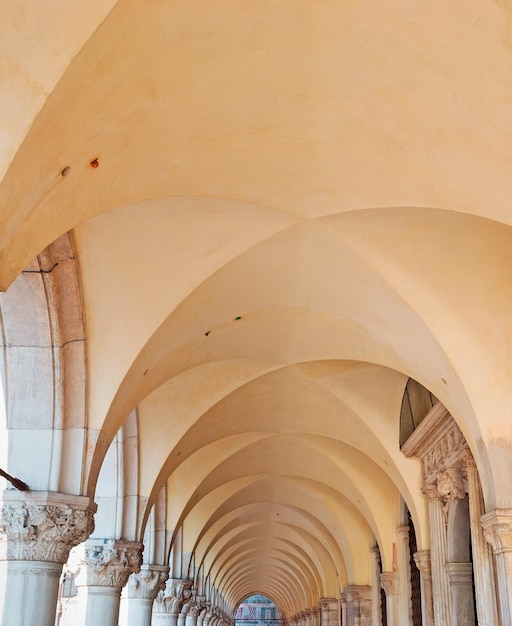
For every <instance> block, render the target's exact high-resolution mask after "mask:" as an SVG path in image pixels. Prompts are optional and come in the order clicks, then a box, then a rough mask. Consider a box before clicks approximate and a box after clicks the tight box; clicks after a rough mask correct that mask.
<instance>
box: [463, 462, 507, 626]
mask: <svg viewBox="0 0 512 626" xmlns="http://www.w3.org/2000/svg"><path fill="white" fill-rule="evenodd" d="M463 467H464V471H465V474H466V480H467V485H468V487H467V488H468V496H469V522H470V526H471V551H472V559H473V577H474V584H475V596H476V598H475V599H476V612H477V619H478V626H495V625H496V624H498V605H497V602H496V586H495V582H494V564H493V556H492V548H491V546H490V545H489V544H488V543H487V542H486V541H485V538H484V533H483V529H482V525H481V522H480V520H481V517H482V515H483V514H484V512H485V510H484V499H483V494H482V487H481V485H480V479H479V477H478V469H477V467H476V463H475V460H474V459H473V456H472V455H471V452H469V450H467V451H466V452H465V453H464V455H463Z"/></svg>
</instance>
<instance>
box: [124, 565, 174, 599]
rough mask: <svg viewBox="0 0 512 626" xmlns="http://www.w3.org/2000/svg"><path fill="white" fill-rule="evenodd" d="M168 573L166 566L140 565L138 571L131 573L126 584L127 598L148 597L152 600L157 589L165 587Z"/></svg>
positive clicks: (160, 589)
mask: <svg viewBox="0 0 512 626" xmlns="http://www.w3.org/2000/svg"><path fill="white" fill-rule="evenodd" d="M168 574H169V568H168V567H159V566H158V565H142V567H141V568H140V572H138V573H135V572H134V573H133V574H131V576H130V577H129V578H128V582H127V584H126V588H127V592H128V597H129V598H150V599H152V600H154V599H155V598H156V595H157V593H158V592H159V591H162V590H163V589H165V581H166V579H167V576H168Z"/></svg>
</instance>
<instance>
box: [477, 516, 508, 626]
mask: <svg viewBox="0 0 512 626" xmlns="http://www.w3.org/2000/svg"><path fill="white" fill-rule="evenodd" d="M482 526H483V529H484V537H485V539H486V540H487V541H488V542H489V543H490V544H491V546H492V549H493V552H494V557H495V559H496V570H497V572H496V573H497V579H498V596H499V606H500V613H501V623H502V624H503V626H505V625H507V626H508V624H512V509H496V510H494V511H491V512H490V513H487V514H486V515H483V516H482Z"/></svg>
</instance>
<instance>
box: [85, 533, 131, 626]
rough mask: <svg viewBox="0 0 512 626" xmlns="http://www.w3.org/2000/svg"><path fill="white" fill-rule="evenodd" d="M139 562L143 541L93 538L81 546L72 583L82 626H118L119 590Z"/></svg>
mask: <svg viewBox="0 0 512 626" xmlns="http://www.w3.org/2000/svg"><path fill="white" fill-rule="evenodd" d="M141 561H142V544H140V543H137V542H135V541H122V540H117V541H114V540H104V541H103V542H102V543H100V542H99V540H94V542H93V541H91V542H87V543H86V544H85V545H84V546H83V548H82V549H81V558H80V561H79V566H78V567H79V569H78V574H77V576H76V578H75V584H76V586H77V588H78V603H79V605H80V607H81V614H82V616H83V624H84V626H98V624H101V625H102V626H118V621H119V603H120V600H121V590H122V588H123V587H124V586H125V584H126V583H127V581H128V578H129V576H130V574H133V573H134V572H136V573H137V572H138V571H139V570H140V563H141Z"/></svg>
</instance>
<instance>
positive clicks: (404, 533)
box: [396, 524, 410, 541]
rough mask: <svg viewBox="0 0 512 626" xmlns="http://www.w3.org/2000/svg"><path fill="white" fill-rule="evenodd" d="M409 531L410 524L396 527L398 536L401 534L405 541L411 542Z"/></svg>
mask: <svg viewBox="0 0 512 626" xmlns="http://www.w3.org/2000/svg"><path fill="white" fill-rule="evenodd" d="M409 531H410V528H409V525H408V524H402V525H401V526H397V527H396V532H397V534H399V535H400V537H401V538H402V539H403V540H404V541H409Z"/></svg>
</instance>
